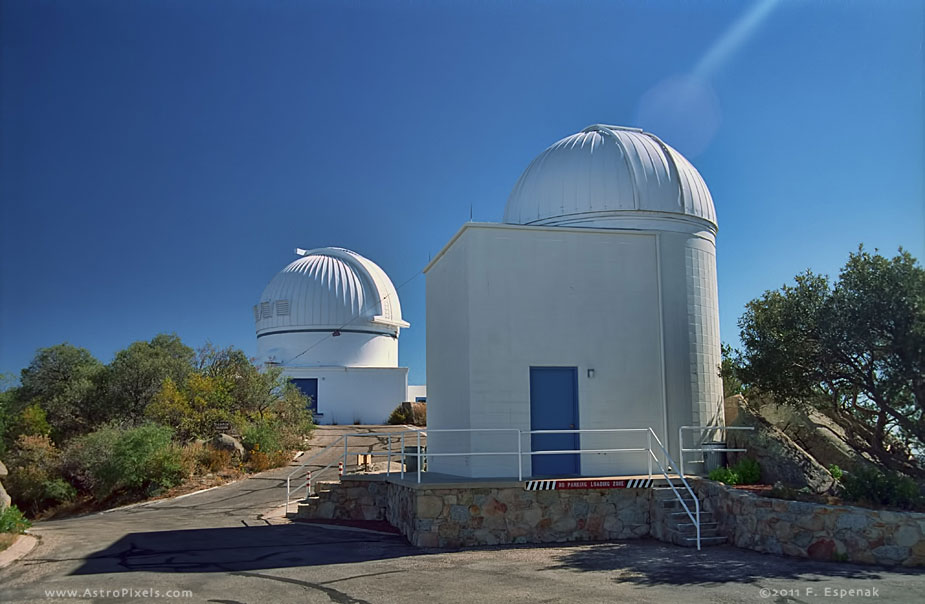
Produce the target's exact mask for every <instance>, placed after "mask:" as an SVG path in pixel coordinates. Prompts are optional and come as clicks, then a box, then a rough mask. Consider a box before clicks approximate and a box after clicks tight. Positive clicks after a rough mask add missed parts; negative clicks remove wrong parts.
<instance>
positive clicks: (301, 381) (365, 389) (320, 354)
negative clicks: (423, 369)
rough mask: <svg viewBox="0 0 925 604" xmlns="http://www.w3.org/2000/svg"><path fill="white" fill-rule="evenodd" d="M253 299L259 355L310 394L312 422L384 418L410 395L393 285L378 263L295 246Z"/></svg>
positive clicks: (380, 420)
mask: <svg viewBox="0 0 925 604" xmlns="http://www.w3.org/2000/svg"><path fill="white" fill-rule="evenodd" d="M296 253H297V254H298V255H299V256H300V257H299V258H298V259H297V260H295V261H293V262H292V263H290V264H289V265H288V266H287V267H286V268H284V269H283V270H282V271H280V272H279V273H278V274H277V275H276V276H275V277H274V278H273V280H272V281H270V284H269V285H267V287H266V289H264V290H263V295H261V296H260V302H259V303H258V304H257V305H255V306H254V320H255V321H256V323H257V357H258V361H260V362H262V363H270V364H276V365H279V366H281V367H282V368H283V373H284V374H285V375H287V376H289V377H290V378H291V379H292V381H293V382H294V383H295V384H296V385H297V386H298V387H299V388H300V389H301V390H302V392H304V393H305V394H306V395H307V396H309V397H310V405H311V407H312V411H313V412H314V413H315V415H316V422H317V423H322V424H331V423H337V424H353V423H363V424H383V423H385V420H386V419H387V418H388V416H389V413H391V411H392V410H393V409H394V408H395V407H396V406H398V404H399V403H401V402H402V401H405V400H408V399H407V397H408V368H407V367H399V366H398V335H399V331H400V330H401V328H402V327H408V323H406V322H405V321H403V320H402V318H401V305H400V304H399V301H398V293H397V292H396V291H395V286H394V285H393V284H392V281H391V280H390V279H389V277H388V275H386V274H385V271H383V270H382V269H381V268H379V266H377V265H376V264H375V263H373V262H372V261H370V260H369V259H367V258H364V257H363V256H361V255H359V254H357V253H356V252H352V251H350V250H346V249H343V248H335V247H327V248H319V249H314V250H307V251H306V250H301V249H297V250H296Z"/></svg>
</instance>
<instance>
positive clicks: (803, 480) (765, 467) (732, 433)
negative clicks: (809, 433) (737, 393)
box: [726, 397, 835, 493]
mask: <svg viewBox="0 0 925 604" xmlns="http://www.w3.org/2000/svg"><path fill="white" fill-rule="evenodd" d="M730 398H735V399H737V400H735V401H734V402H733V403H732V404H734V406H735V414H734V415H733V421H730V422H728V424H727V425H729V426H751V427H753V428H754V430H729V431H728V432H727V435H726V442H727V446H728V447H729V448H730V449H747V452H746V453H729V465H734V464H735V463H737V462H738V460H739V459H741V458H742V457H749V458H752V459H754V460H756V461H757V462H758V464H759V465H760V466H761V480H762V482H765V483H768V484H774V483H777V482H780V483H781V484H783V485H785V486H788V487H791V488H796V489H799V488H803V487H809V489H810V490H812V491H813V492H815V493H824V492H826V491H828V490H829V489H831V488H832V485H833V484H834V482H835V481H834V479H833V478H832V475H831V474H829V471H828V470H827V469H826V468H825V467H824V466H823V465H821V464H820V463H819V462H818V461H816V460H815V459H814V458H813V456H812V455H810V454H809V453H808V452H807V451H806V450H805V449H803V448H802V447H801V446H800V445H798V444H797V443H796V442H794V441H793V439H791V438H790V437H789V436H787V435H786V434H784V433H783V432H782V431H781V430H779V429H778V428H776V427H775V426H773V425H772V424H771V423H770V422H769V421H768V420H766V419H765V418H764V417H762V416H761V415H759V414H758V413H757V412H756V411H755V410H754V409H753V408H752V407H751V406H749V404H748V403H747V402H746V401H745V399H743V398H742V397H730ZM728 400H729V399H727V401H728ZM728 416H729V414H728V413H727V417H728Z"/></svg>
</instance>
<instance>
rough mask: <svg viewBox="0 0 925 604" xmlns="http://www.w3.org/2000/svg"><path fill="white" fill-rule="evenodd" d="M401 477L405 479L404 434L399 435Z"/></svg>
mask: <svg viewBox="0 0 925 604" xmlns="http://www.w3.org/2000/svg"><path fill="white" fill-rule="evenodd" d="M401 477H402V479H404V478H405V433H404V432H402V433H401Z"/></svg>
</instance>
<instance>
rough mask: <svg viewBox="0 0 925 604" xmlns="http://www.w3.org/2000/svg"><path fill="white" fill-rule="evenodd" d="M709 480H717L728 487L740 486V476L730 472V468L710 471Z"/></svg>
mask: <svg viewBox="0 0 925 604" xmlns="http://www.w3.org/2000/svg"><path fill="white" fill-rule="evenodd" d="M709 478H710V480H715V481H716V482H722V483H724V484H728V485H736V484H739V475H738V474H736V473H735V472H734V471H732V470H730V469H729V468H728V467H725V468H714V469H712V470H710V475H709Z"/></svg>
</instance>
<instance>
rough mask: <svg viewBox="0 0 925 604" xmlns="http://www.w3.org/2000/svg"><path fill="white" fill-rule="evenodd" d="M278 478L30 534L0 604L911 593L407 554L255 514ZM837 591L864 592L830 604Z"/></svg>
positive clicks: (789, 563)
mask: <svg viewBox="0 0 925 604" xmlns="http://www.w3.org/2000/svg"><path fill="white" fill-rule="evenodd" d="M288 471H289V470H288V469H280V470H274V471H271V472H266V473H264V474H261V475H257V476H254V477H252V478H249V479H247V480H243V481H241V482H238V483H234V484H231V485H226V486H224V487H220V488H217V489H213V490H210V491H206V492H202V493H198V494H193V495H190V496H187V497H183V498H179V499H174V500H164V501H159V502H155V503H151V504H146V505H141V506H135V507H130V508H124V509H120V510H114V511H110V512H107V513H103V514H96V515H92V516H85V517H81V518H71V519H67V520H58V521H50V522H41V523H37V525H36V527H35V529H34V533H35V534H37V535H39V536H40V537H41V542H40V544H39V545H38V546H37V547H36V548H35V549H34V550H33V551H32V553H31V554H29V555H28V556H27V557H26V558H24V559H23V560H20V561H19V562H17V563H15V564H13V565H12V566H10V567H9V568H6V569H4V570H2V571H0V602H4V603H6V602H23V603H25V602H28V603H33V602H44V601H55V600H58V601H65V600H66V601H96V602H112V601H132V602H151V601H155V600H178V601H186V602H219V603H227V604H232V603H246V604H256V603H264V602H294V601H298V602H335V603H338V604H352V603H356V604H361V603H366V602H368V603H392V602H395V603H404V602H422V603H427V604H435V603H443V602H465V603H467V604H472V603H480V602H491V603H498V602H501V603H503V604H509V603H514V602H582V603H593V602H608V603H612V602H643V603H644V602H672V603H674V602H683V601H688V602H761V601H770V602H777V603H781V602H832V601H841V602H858V601H863V602H903V603H905V602H914V601H922V597H923V596H922V594H923V593H925V573H923V571H921V570H916V571H907V570H902V569H895V570H888V569H883V568H878V567H869V566H857V565H849V564H836V563H818V562H809V561H806V560H800V559H794V558H781V557H776V556H770V555H762V554H757V553H753V552H748V551H743V550H738V549H735V548H731V547H719V548H709V549H705V550H704V551H702V552H697V551H695V550H689V549H682V548H677V547H674V546H669V545H665V544H662V543H659V542H656V541H649V540H641V541H625V542H615V543H607V544H581V545H570V546H556V547H549V546H544V547H539V546H537V547H528V546H524V547H516V548H500V547H491V548H483V549H475V550H462V551H440V550H421V549H417V548H413V547H411V546H410V545H408V544H407V543H406V542H405V541H404V539H402V538H401V537H397V536H393V535H385V534H380V533H371V532H362V531H355V530H343V529H333V528H323V527H319V526H316V525H308V524H301V523H289V522H287V521H285V520H283V519H280V518H272V514H271V515H270V517H267V516H266V512H267V511H268V510H269V509H270V508H272V507H274V506H276V505H278V504H279V503H280V502H281V501H282V500H283V498H284V496H285V482H284V480H283V479H282V477H283V476H285V474H286V473H287V472H288ZM827 589H828V590H830V592H829V593H830V594H831V595H826V590H827ZM851 589H855V590H858V589H859V590H869V592H867V593H869V594H870V595H869V596H867V595H861V596H860V597H856V596H855V597H850V596H847V595H846V596H845V597H839V595H840V594H841V591H840V590H851ZM145 590H147V592H146V591H145ZM762 590H767V591H762ZM864 593H865V592H863V591H862V594H864Z"/></svg>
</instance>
